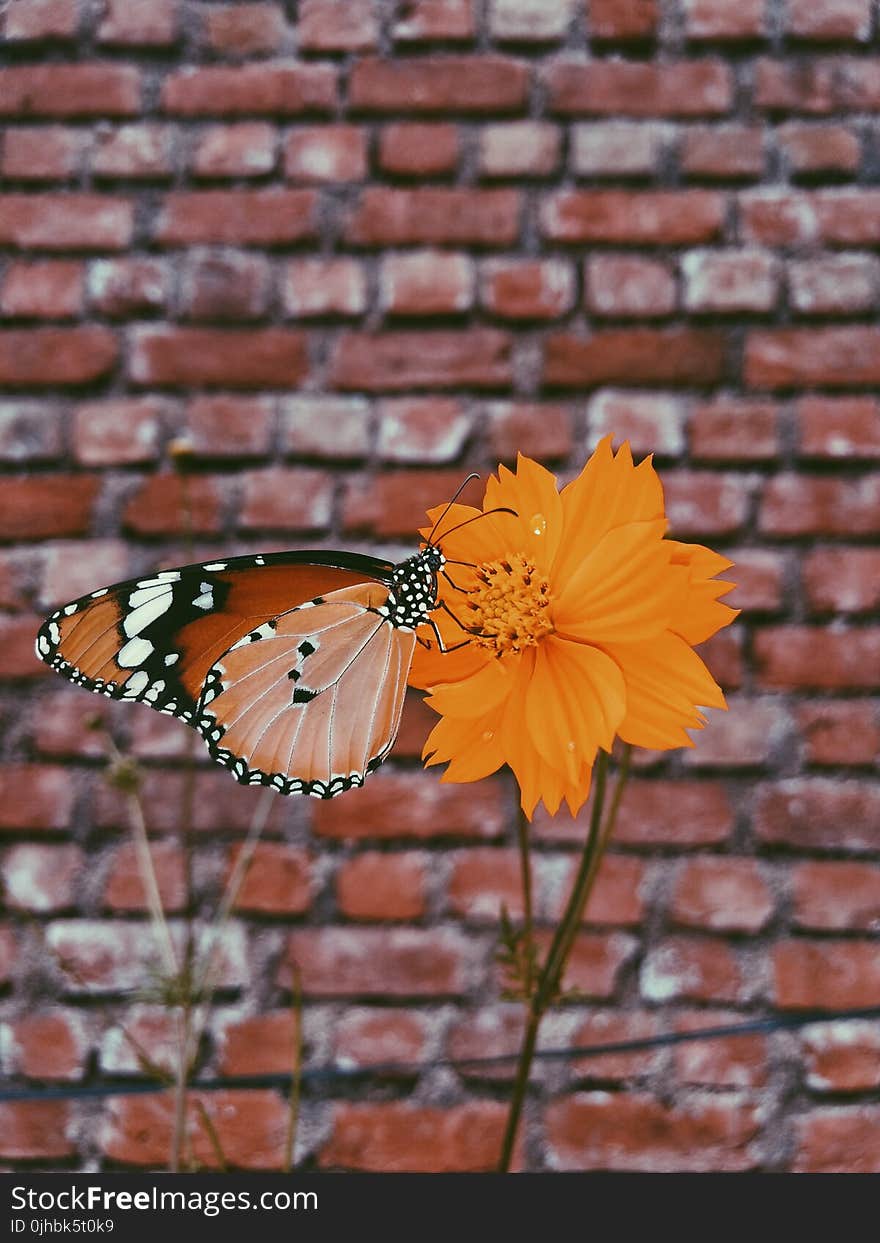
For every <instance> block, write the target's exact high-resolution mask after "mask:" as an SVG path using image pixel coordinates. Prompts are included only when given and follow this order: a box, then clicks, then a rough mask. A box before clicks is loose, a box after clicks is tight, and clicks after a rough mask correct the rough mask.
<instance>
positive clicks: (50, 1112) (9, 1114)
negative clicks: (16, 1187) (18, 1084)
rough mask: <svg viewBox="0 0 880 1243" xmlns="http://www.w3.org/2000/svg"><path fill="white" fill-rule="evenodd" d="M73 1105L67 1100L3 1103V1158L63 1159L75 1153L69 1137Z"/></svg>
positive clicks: (0, 1148) (0, 1123)
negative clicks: (71, 1106)
mask: <svg viewBox="0 0 880 1243" xmlns="http://www.w3.org/2000/svg"><path fill="white" fill-rule="evenodd" d="M70 1126H71V1118H70V1106H69V1105H68V1104H67V1103H66V1102H65V1101H11V1102H5V1103H2V1104H0V1157H3V1158H4V1159H5V1160H7V1161H17V1160H18V1161H33V1160H35V1159H36V1160H40V1161H46V1160H50V1159H52V1158H55V1159H56V1160H57V1159H64V1158H66V1157H70V1156H72V1155H73V1153H74V1152H75V1148H74V1145H73V1142H72V1140H70V1139H69V1138H68V1134H69V1130H70Z"/></svg>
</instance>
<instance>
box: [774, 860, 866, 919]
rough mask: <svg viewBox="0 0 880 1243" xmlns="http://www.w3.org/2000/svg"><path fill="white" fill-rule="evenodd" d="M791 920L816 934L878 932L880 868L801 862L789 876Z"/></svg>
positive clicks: (859, 864) (849, 864)
mask: <svg viewBox="0 0 880 1243" xmlns="http://www.w3.org/2000/svg"><path fill="white" fill-rule="evenodd" d="M792 891H793V911H792V919H793V922H794V924H795V925H796V926H797V927H799V928H808V929H811V930H813V931H818V932H856V931H859V932H876V931H878V929H880V869H878V868H877V866H876V864H871V863H802V864H800V865H799V866H798V867H797V868H795V870H794V872H793V874H792Z"/></svg>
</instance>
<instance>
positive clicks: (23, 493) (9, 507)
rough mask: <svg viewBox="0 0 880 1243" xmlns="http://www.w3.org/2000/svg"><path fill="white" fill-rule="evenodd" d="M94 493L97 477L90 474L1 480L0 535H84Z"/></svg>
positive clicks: (36, 536)
mask: <svg viewBox="0 0 880 1243" xmlns="http://www.w3.org/2000/svg"><path fill="white" fill-rule="evenodd" d="M97 492H98V480H97V479H96V478H95V477H94V476H90V475H39V476H36V477H34V478H32V479H4V481H3V494H4V495H3V499H4V502H5V504H4V514H3V518H2V521H0V534H2V538H3V539H7V540H20V539H24V540H31V539H51V538H52V537H53V536H58V535H85V534H86V533H87V532H88V529H89V527H90V525H91V521H92V508H93V505H94V502H95V497H96V495H97Z"/></svg>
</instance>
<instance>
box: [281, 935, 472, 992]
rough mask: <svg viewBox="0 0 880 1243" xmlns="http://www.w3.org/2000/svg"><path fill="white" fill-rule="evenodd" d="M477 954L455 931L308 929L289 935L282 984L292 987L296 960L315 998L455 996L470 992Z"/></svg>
mask: <svg viewBox="0 0 880 1243" xmlns="http://www.w3.org/2000/svg"><path fill="white" fill-rule="evenodd" d="M472 951H473V947H472V945H471V943H470V941H469V940H468V939H467V938H465V937H464V936H462V935H461V934H460V933H458V932H455V931H453V930H452V929H450V928H444V929H441V930H437V929H431V930H430V931H429V930H427V929H421V928H418V929H417V928H303V929H302V930H300V931H298V932H293V933H291V935H290V940H289V942H288V950H287V954H288V961H287V962H285V963H283V964H282V966H281V967H280V968H279V983H280V984H281V985H282V987H289V986H290V980H291V971H290V966H289V961H290V959H294V960H295V961H296V962H297V963H298V964H299V968H300V971H301V972H302V987H303V991H304V992H305V993H307V994H308V995H311V996H318V997H347V996H354V997H368V996H370V997H406V996H416V997H417V996H455V995H457V994H461V993H462V992H463V991H464V990H465V987H466V984H467V981H468V978H469V975H470V960H471V958H472V956H473V952H472Z"/></svg>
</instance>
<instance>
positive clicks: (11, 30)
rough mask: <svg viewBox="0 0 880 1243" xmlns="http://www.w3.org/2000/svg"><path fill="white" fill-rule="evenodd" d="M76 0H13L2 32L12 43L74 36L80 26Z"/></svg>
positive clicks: (71, 37)
mask: <svg viewBox="0 0 880 1243" xmlns="http://www.w3.org/2000/svg"><path fill="white" fill-rule="evenodd" d="M77 17H78V15H77V6H76V0H12V2H11V3H10V4H9V5H8V6H7V9H6V15H5V22H4V25H3V34H4V36H5V37H6V38H7V39H8V40H9V41H10V43H18V42H21V43H25V42H30V41H31V40H38V39H73V38H75V37H76V28H77Z"/></svg>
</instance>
